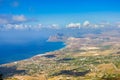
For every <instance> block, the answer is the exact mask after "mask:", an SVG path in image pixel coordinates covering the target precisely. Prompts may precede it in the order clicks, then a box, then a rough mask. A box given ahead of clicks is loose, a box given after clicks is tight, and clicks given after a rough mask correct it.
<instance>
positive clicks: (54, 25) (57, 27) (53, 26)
mask: <svg viewBox="0 0 120 80" xmlns="http://www.w3.org/2000/svg"><path fill="white" fill-rule="evenodd" d="M49 28H51V29H60V27H59V25H58V24H52V25H51V26H50V27H49Z"/></svg>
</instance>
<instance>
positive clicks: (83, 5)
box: [0, 0, 120, 25]
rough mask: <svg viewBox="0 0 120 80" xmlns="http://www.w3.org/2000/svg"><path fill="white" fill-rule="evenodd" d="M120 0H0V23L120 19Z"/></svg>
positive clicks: (55, 22)
mask: <svg viewBox="0 0 120 80" xmlns="http://www.w3.org/2000/svg"><path fill="white" fill-rule="evenodd" d="M119 3H120V1H119V0H0V24H1V25H3V24H8V23H9V24H20V23H23V24H33V25H34V24H61V25H64V24H68V23H70V22H84V21H86V20H88V21H91V22H93V23H95V22H100V21H111V22H117V21H120V5H119Z"/></svg>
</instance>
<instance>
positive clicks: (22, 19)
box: [12, 15, 27, 22]
mask: <svg viewBox="0 0 120 80" xmlns="http://www.w3.org/2000/svg"><path fill="white" fill-rule="evenodd" d="M12 19H13V20H14V21H18V22H24V21H26V20H27V19H26V17H25V16H24V15H14V16H12Z"/></svg>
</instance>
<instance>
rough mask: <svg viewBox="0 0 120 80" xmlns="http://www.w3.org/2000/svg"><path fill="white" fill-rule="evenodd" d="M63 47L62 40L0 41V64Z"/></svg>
mask: <svg viewBox="0 0 120 80" xmlns="http://www.w3.org/2000/svg"><path fill="white" fill-rule="evenodd" d="M62 47H64V44H63V43H62V42H47V39H39V40H35V41H31V42H28V43H20V44H12V43H11V44H8V43H2V44H1V43H0V64H6V63H10V62H14V61H19V60H23V59H27V58H30V57H32V56H35V55H38V54H43V53H45V52H50V51H54V50H58V49H60V48H62Z"/></svg>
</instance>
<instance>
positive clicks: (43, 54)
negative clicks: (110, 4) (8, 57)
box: [0, 41, 66, 67]
mask: <svg viewBox="0 0 120 80" xmlns="http://www.w3.org/2000/svg"><path fill="white" fill-rule="evenodd" d="M47 42H51V41H47ZM52 43H54V42H52ZM62 45H64V46H63V47H62V48H60V49H57V50H53V51H48V52H45V53H41V54H40V53H39V54H37V55H34V56H32V57H30V58H26V59H22V60H17V61H13V62H9V63H5V64H0V67H2V66H7V65H11V64H18V63H19V62H23V61H29V60H30V59H32V58H35V57H44V56H47V55H51V54H53V53H54V52H56V51H60V50H62V49H65V47H66V43H65V42H62Z"/></svg>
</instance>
